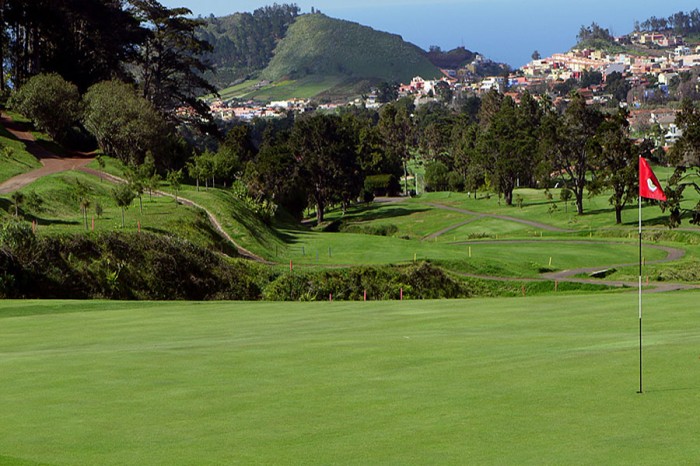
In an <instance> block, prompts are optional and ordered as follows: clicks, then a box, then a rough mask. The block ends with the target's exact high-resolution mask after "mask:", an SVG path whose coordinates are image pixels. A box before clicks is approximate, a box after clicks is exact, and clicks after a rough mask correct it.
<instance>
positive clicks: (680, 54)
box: [211, 32, 700, 143]
mask: <svg viewBox="0 0 700 466" xmlns="http://www.w3.org/2000/svg"><path fill="white" fill-rule="evenodd" d="M616 40H617V41H618V42H620V43H624V44H640V45H644V46H645V47H647V48H648V49H649V50H650V52H649V55H648V56H640V55H637V54H635V55H632V54H625V53H620V54H614V55H611V54H606V53H604V52H602V51H599V50H573V51H570V52H568V53H557V54H554V55H552V56H550V57H546V58H540V59H536V60H533V61H531V62H529V63H528V64H526V65H524V66H523V67H521V68H520V69H519V70H516V71H515V72H513V73H511V74H510V75H509V76H505V75H503V76H491V77H486V78H475V74H474V73H473V70H470V69H469V66H467V67H466V68H465V69H462V70H442V72H443V76H442V77H441V78H440V79H433V80H426V79H423V78H421V77H415V78H413V79H412V80H411V82H409V83H405V84H402V85H401V86H400V88H399V96H401V97H406V96H408V97H411V98H414V99H415V102H416V104H417V105H420V104H422V103H425V102H426V101H429V100H432V99H437V98H438V96H440V95H444V94H443V93H442V92H441V91H443V90H446V89H449V90H450V91H451V93H450V95H459V94H461V95H463V94H464V93H465V92H466V93H469V94H476V95H479V94H483V93H485V92H489V91H490V90H491V89H497V90H499V91H501V92H507V93H509V94H510V95H512V96H513V98H514V99H515V100H516V101H517V100H519V99H518V96H519V95H520V94H521V93H522V92H523V91H524V90H525V89H529V90H531V91H535V92H533V93H540V92H541V91H542V89H551V88H552V87H553V86H555V85H556V84H557V83H561V82H565V81H567V80H569V79H576V80H578V79H581V77H582V76H583V75H584V73H585V72H599V73H600V74H601V76H602V78H603V81H605V80H606V78H607V77H608V76H610V75H611V74H612V73H614V72H617V73H620V74H621V75H622V76H624V77H625V79H626V80H628V81H629V82H630V84H631V85H632V87H639V86H642V87H644V85H645V84H646V83H648V81H649V80H650V78H652V77H653V78H654V81H655V83H658V87H660V88H661V89H666V88H667V86H668V85H669V84H670V83H671V82H672V80H673V79H674V77H677V76H679V75H680V73H682V72H683V71H688V70H691V69H692V68H693V67H695V66H700V46H698V47H692V48H691V47H689V46H687V45H685V44H684V42H683V38H682V37H677V36H673V35H670V34H665V33H651V32H650V33H641V32H639V33H634V34H631V35H629V36H624V37H621V38H616ZM478 60H484V58H483V57H480V56H477V61H478ZM472 65H477V64H471V65H470V66H472ZM601 89H602V86H598V87H594V88H592V89H584V90H583V94H584V96H585V97H586V98H587V100H589V102H591V103H593V102H602V103H604V102H605V101H606V100H607V99H609V98H610V96H606V95H605V94H604V93H601V92H599V91H600V90H601ZM644 96H645V94H644V93H643V92H642V93H641V94H639V97H638V98H639V99H643V98H644ZM636 98H637V97H634V96H633V101H632V102H631V103H632V107H631V117H630V119H631V120H632V121H633V124H635V123H636V124H638V126H639V127H643V126H645V125H658V126H659V127H660V128H661V129H662V131H663V132H664V138H665V140H666V142H667V143H673V142H674V141H675V140H676V139H677V138H678V137H679V136H680V134H679V132H678V129H677V128H676V127H675V125H674V120H675V114H674V113H673V111H671V110H662V111H657V112H650V111H644V110H640V109H639V108H640V107H641V105H639V104H640V102H637V101H634V99H636ZM348 104H349V105H365V106H366V107H368V108H377V107H379V106H380V105H381V104H380V103H378V101H377V95H376V94H374V93H370V94H369V95H368V96H366V97H365V98H364V99H362V100H361V99H356V100H355V101H353V102H349V103H346V104H343V105H348ZM623 104H626V103H623ZM338 106H340V104H323V105H314V104H312V103H310V102H309V101H308V100H304V99H291V100H286V101H277V102H270V103H268V104H266V105H261V104H259V103H254V102H247V103H239V102H235V101H231V102H224V101H220V100H219V101H215V102H213V103H212V104H211V111H212V113H213V115H214V116H215V117H216V118H218V119H220V120H224V121H226V120H233V119H237V120H244V121H249V120H252V119H254V118H274V117H281V116H284V115H286V114H287V113H288V112H297V113H303V112H306V111H309V110H310V109H326V110H334V109H336V108H337V107H338Z"/></svg>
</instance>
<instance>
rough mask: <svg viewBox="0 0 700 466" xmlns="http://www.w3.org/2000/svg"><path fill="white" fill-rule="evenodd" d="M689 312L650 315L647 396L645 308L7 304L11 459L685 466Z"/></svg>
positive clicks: (691, 424)
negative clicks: (641, 317) (641, 313)
mask: <svg viewBox="0 0 700 466" xmlns="http://www.w3.org/2000/svg"><path fill="white" fill-rule="evenodd" d="M694 299H697V293H675V294H670V295H669V294H666V295H663V296H659V295H648V296H645V298H644V302H645V333H644V336H645V340H644V341H645V353H644V354H645V366H644V368H645V372H644V381H645V382H644V383H645V385H644V388H645V390H644V392H645V393H644V394H641V395H640V394H637V393H636V392H637V389H638V367H639V366H638V359H637V358H638V346H637V345H638V335H637V312H636V306H637V300H636V295H634V294H618V295H582V296H567V297H566V299H565V300H563V299H561V298H552V297H547V298H544V297H542V298H511V299H488V300H468V301H462V300H456V301H403V302H398V301H393V302H368V303H340V302H336V303H332V304H331V303H284V304H276V303H235V304H234V303H206V304H205V303H133V302H75V301H68V302H45V301H40V302H36V301H29V302H4V303H0V321H1V323H2V324H1V325H0V369H1V370H0V398H1V399H2V400H3V403H2V404H1V405H0V416H1V417H2V420H3V422H2V423H0V455H2V458H3V461H6V462H8V461H9V462H12V461H16V463H15V464H23V463H22V462H24V464H32V463H46V464H76V465H80V464H136V463H138V464H156V463H157V464H232V463H243V464H278V463H287V464H331V463H333V464H379V463H381V464H387V463H391V464H431V463H435V462H439V463H441V464H464V462H465V460H466V461H468V462H470V463H475V464H579V463H582V462H584V463H591V464H650V465H651V464H687V463H692V462H694V461H695V459H696V458H697V457H698V455H700V447H699V446H698V442H697V435H696V428H695V426H696V423H697V422H696V421H697V418H698V416H699V415H700V404H698V403H697V398H698V393H699V391H700V386H698V382H697V377H696V376H695V373H696V371H697V365H698V364H700V363H699V362H698V352H697V348H698V345H699V344H700V330H698V329H699V328H700V320H699V319H700V315H699V314H698V313H697V312H695V311H694V308H693V307H692V306H689V305H688V303H690V302H692V301H693V300H694ZM504 445H507V447H506V446H504ZM8 459H9V460H8Z"/></svg>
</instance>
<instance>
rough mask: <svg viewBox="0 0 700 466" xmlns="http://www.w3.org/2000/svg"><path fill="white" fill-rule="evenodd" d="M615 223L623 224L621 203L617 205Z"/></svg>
mask: <svg viewBox="0 0 700 466" xmlns="http://www.w3.org/2000/svg"><path fill="white" fill-rule="evenodd" d="M615 223H617V224H618V225H620V224H622V206H621V205H616V206H615Z"/></svg>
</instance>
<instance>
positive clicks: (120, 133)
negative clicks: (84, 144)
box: [8, 73, 188, 169]
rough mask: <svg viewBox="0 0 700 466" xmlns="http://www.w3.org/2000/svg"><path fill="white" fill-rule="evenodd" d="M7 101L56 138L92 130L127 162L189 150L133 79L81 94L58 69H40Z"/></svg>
mask: <svg viewBox="0 0 700 466" xmlns="http://www.w3.org/2000/svg"><path fill="white" fill-rule="evenodd" d="M8 105H9V106H10V107H12V108H14V109H15V110H17V111H19V112H20V113H22V114H24V115H25V116H27V117H28V118H30V119H31V120H32V121H33V122H34V124H35V125H36V126H37V127H38V128H39V129H41V130H43V131H45V132H46V133H48V134H49V135H50V136H51V137H52V138H54V139H55V140H57V141H59V142H64V143H66V142H67V143H69V144H70V143H71V142H74V141H75V138H77V137H79V136H83V137H86V136H91V137H92V138H94V141H96V143H97V145H98V146H99V147H100V149H102V151H103V152H104V153H105V154H107V155H110V156H113V157H116V158H118V159H120V160H121V161H123V162H124V163H126V164H128V165H134V166H136V165H140V164H141V163H143V161H144V160H145V158H146V155H147V154H148V153H149V152H150V153H151V155H152V157H153V158H154V160H155V163H156V165H157V166H158V167H159V168H160V169H166V168H171V167H174V166H178V165H182V163H184V160H185V159H186V158H187V156H188V150H187V146H186V144H185V143H184V141H182V139H181V138H179V137H178V136H177V134H176V132H175V127H174V125H173V124H172V122H170V121H169V120H168V119H167V117H166V116H165V115H164V114H163V113H162V112H159V111H158V109H157V107H156V106H155V105H154V104H153V103H152V102H151V101H149V100H147V99H146V98H144V97H142V96H141V95H140V94H139V92H138V88H137V87H136V86H134V85H133V84H127V83H124V82H122V81H118V80H110V81H103V82H99V83H97V84H94V85H92V86H91V87H90V88H88V90H87V91H86V92H85V94H84V95H82V96H81V94H80V91H79V89H78V87H77V86H76V85H75V84H73V83H70V82H68V81H66V80H65V79H63V78H62V77H61V76H59V75H58V74H56V73H52V74H39V75H37V76H34V77H32V78H31V79H30V80H29V81H28V82H27V83H26V84H25V85H24V86H22V87H21V88H20V89H19V91H17V92H15V93H14V94H13V95H12V96H11V98H10V99H9V101H8ZM85 132H87V133H88V134H87V135H86V134H84V133H85Z"/></svg>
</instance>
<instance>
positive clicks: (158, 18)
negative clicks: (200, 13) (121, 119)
mask: <svg viewBox="0 0 700 466" xmlns="http://www.w3.org/2000/svg"><path fill="white" fill-rule="evenodd" d="M129 2H130V3H131V6H132V8H131V12H132V14H133V15H134V17H136V18H137V19H138V20H139V21H140V22H141V24H142V25H144V27H145V28H146V30H147V36H146V39H145V41H144V42H143V44H142V45H141V46H140V48H139V55H138V59H137V65H138V66H137V71H136V74H137V81H138V83H139V86H140V88H141V92H142V95H143V97H145V98H146V99H147V100H149V101H150V102H152V103H153V105H155V107H156V108H157V109H159V110H161V111H162V112H165V113H166V114H168V115H171V116H174V115H175V114H174V110H175V109H177V108H178V107H181V106H188V107H190V108H192V109H194V110H195V112H196V114H197V116H198V117H199V118H201V117H204V118H206V119H211V114H210V112H209V108H208V106H207V105H206V103H204V102H203V101H202V100H201V99H199V96H200V95H202V94H203V93H215V92H216V88H215V87H214V86H212V85H211V84H210V83H209V82H208V81H207V80H206V79H205V78H204V77H203V73H204V72H205V71H208V70H210V69H211V66H210V65H209V64H207V63H205V61H204V59H203V56H204V55H205V54H207V53H209V52H211V45H210V44H209V43H208V42H206V41H205V40H202V39H200V38H198V37H197V34H196V31H197V28H199V27H201V26H202V25H203V24H204V22H203V21H202V20H198V19H192V18H189V17H188V16H189V15H191V14H192V12H191V11H190V10H188V9H187V8H166V7H164V6H163V5H161V4H160V3H159V2H158V1H157V0H129Z"/></svg>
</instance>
